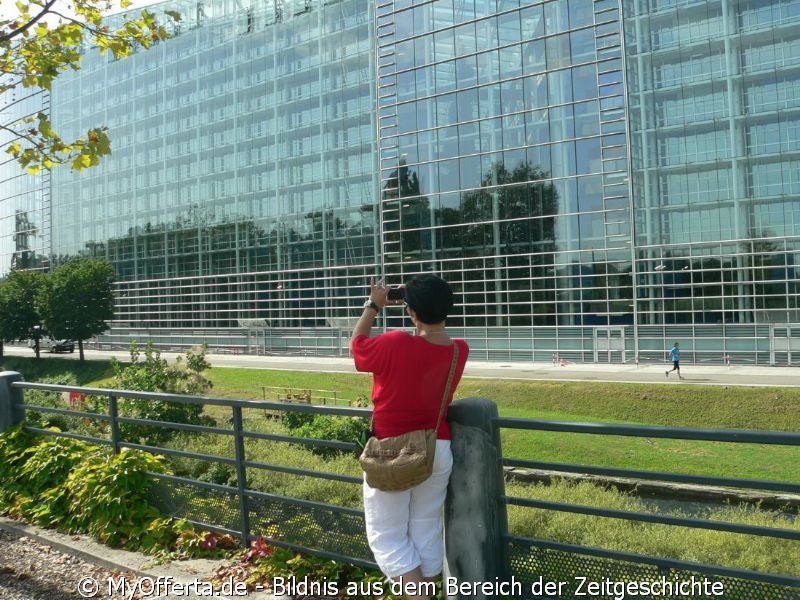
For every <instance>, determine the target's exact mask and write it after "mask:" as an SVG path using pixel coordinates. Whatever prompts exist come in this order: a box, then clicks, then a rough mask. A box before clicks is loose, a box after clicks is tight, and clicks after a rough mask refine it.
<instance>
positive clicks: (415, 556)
mask: <svg viewBox="0 0 800 600" xmlns="http://www.w3.org/2000/svg"><path fill="white" fill-rule="evenodd" d="M370 287H371V291H370V295H369V298H368V300H367V302H366V303H365V304H364V312H363V313H362V315H361V318H360V319H359V321H358V323H357V324H356V328H355V330H354V331H353V339H352V340H351V348H352V351H353V356H354V358H355V365H356V369H358V370H359V371H368V372H371V373H372V374H373V385H372V402H373V404H374V413H373V429H374V434H375V435H376V436H377V437H378V438H386V437H393V436H397V435H402V434H404V433H407V432H409V431H414V430H416V429H432V428H434V427H435V426H436V420H437V417H438V415H439V409H440V407H441V403H442V396H443V394H444V390H445V385H446V383H447V375H448V372H449V370H450V365H451V363H452V360H453V351H454V347H453V346H454V344H458V345H459V360H458V365H457V368H456V372H455V376H454V378H453V384H452V387H451V392H450V397H449V398H448V399H447V403H448V404H449V403H450V402H451V401H452V399H453V397H452V396H453V391H454V390H455V389H456V386H457V385H458V382H459V380H460V379H461V375H462V373H463V372H464V365H465V363H466V361H467V356H468V354H469V346H467V343H466V342H465V341H464V340H452V339H451V338H450V336H449V335H448V334H447V330H446V328H445V319H446V318H447V315H448V313H449V311H450V310H451V309H452V307H453V291H452V290H451V289H450V286H449V285H448V283H447V282H446V281H444V280H443V279H441V278H440V277H436V276H435V275H420V276H418V277H415V278H413V279H411V280H410V281H409V282H408V283H407V284H406V285H405V286H404V292H405V304H406V310H407V311H408V314H409V316H410V317H411V320H412V322H413V323H414V326H415V329H416V331H415V335H411V334H409V333H406V332H404V331H391V332H388V333H384V334H381V335H378V336H376V337H370V334H371V333H372V326H373V324H374V322H375V318H376V316H377V315H378V313H379V312H380V311H381V309H382V308H383V307H385V306H386V305H387V304H392V301H391V300H388V299H387V293H388V290H387V288H386V287H385V286H384V285H383V281H382V280H381V281H379V282H378V283H377V284H376V283H374V281H370ZM452 466H453V455H452V453H451V452H450V426H449V424H448V423H447V420H446V419H443V420H442V423H441V425H440V427H439V435H438V440H437V442H436V455H435V460H434V464H433V474H432V475H431V476H430V477H429V478H428V479H427V480H426V481H424V482H422V483H421V484H419V485H417V486H415V487H413V488H411V489H409V490H405V491H402V492H384V491H381V490H377V489H374V488H372V487H370V486H369V485H368V484H367V482H366V480H365V481H364V515H365V520H366V525H367V539H368V541H369V545H370V548H371V549H372V552H373V554H374V555H375V561H376V562H377V563H378V566H379V567H380V568H381V571H383V573H384V574H385V575H386V576H387V577H389V578H391V579H393V580H399V579H402V582H403V585H404V586H408V585H409V584H414V583H419V582H423V581H434V580H435V579H436V578H437V577H438V575H439V574H440V573H441V572H442V564H443V560H444V542H443V534H442V528H443V517H442V507H443V505H444V499H445V495H446V493H447V482H448V480H449V478H450V470H451V469H452ZM404 589H410V588H407V587H404ZM406 596H407V597H409V598H417V597H419V598H423V597H427V596H426V595H424V594H411V593H407V594H406Z"/></svg>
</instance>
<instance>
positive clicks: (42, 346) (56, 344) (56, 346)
mask: <svg viewBox="0 0 800 600" xmlns="http://www.w3.org/2000/svg"><path fill="white" fill-rule="evenodd" d="M28 347H30V348H33V349H34V350H35V349H36V340H28ZM39 350H40V351H42V350H46V351H48V352H75V342H74V341H72V340H56V339H54V338H51V337H48V336H45V337H43V338H40V339H39Z"/></svg>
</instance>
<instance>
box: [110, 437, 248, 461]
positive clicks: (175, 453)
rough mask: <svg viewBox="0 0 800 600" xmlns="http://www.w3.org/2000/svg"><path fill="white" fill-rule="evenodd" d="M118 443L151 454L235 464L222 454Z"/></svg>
mask: <svg viewBox="0 0 800 600" xmlns="http://www.w3.org/2000/svg"><path fill="white" fill-rule="evenodd" d="M119 445H120V446H121V447H124V448H132V449H134V450H142V451H143V452H150V453H151V454H166V455H168V456H180V457H182V458H194V459H197V460H207V461H209V462H218V463H223V464H226V465H235V464H236V459H235V458H226V457H224V456H215V455H213V454H198V453H197V452H187V451H186V450H174V449H172V448H160V447H158V446H148V445H146V444H134V443H132V442H120V443H119Z"/></svg>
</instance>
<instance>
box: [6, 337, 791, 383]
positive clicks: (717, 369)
mask: <svg viewBox="0 0 800 600" xmlns="http://www.w3.org/2000/svg"><path fill="white" fill-rule="evenodd" d="M5 353H6V354H8V355H18V356H32V355H33V350H31V349H30V348H27V347H23V346H9V345H6V346H5ZM84 354H85V357H86V360H108V359H109V358H111V357H112V356H114V357H116V358H117V359H119V360H121V361H123V362H124V361H127V360H129V359H130V353H129V352H126V351H121V350H96V349H88V348H87V349H85V350H84ZM42 356H45V357H58V358H62V359H64V360H77V359H78V350H77V348H76V349H75V352H74V353H73V354H50V353H46V352H45V353H42ZM161 356H162V357H163V358H166V359H168V360H174V358H175V357H176V356H178V354H177V353H172V352H162V353H161ZM206 358H207V359H208V361H209V362H210V363H211V365H212V366H215V367H238V368H245V369H273V370H280V371H316V372H318V373H355V372H356V370H355V367H354V366H353V361H352V359H351V358H349V357H347V356H342V357H325V356H311V355H310V356H299V355H288V356H277V355H267V356H256V355H248V354H208V355H207V356H206ZM671 368H672V363H671V362H666V361H665V362H664V363H661V364H652V363H650V364H646V365H635V364H623V365H620V364H591V363H566V364H564V365H563V366H562V365H561V364H552V363H525V362H487V361H477V360H469V361H467V367H466V370H465V373H464V374H465V376H466V377H476V378H488V379H508V380H512V379H513V380H531V381H598V382H616V383H649V384H652V383H664V384H668V385H723V386H756V387H759V386H761V387H776V386H777V387H800V367H761V366H752V365H736V364H733V365H731V366H725V365H707V364H697V365H694V364H691V363H684V364H682V365H681V374H682V375H683V379H682V380H679V379H678V378H677V377H676V374H675V373H671V374H670V375H669V377H666V376H665V375H664V372H665V370H667V369H671Z"/></svg>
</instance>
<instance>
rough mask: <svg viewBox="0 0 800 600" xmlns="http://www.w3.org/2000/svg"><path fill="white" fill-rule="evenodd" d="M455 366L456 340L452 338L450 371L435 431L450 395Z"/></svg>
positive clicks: (456, 362)
mask: <svg viewBox="0 0 800 600" xmlns="http://www.w3.org/2000/svg"><path fill="white" fill-rule="evenodd" d="M457 366H458V342H457V341H456V340H453V362H451V363H450V372H449V373H448V374H447V384H446V385H445V386H444V395H443V396H442V405H441V406H440V407H439V417H438V418H437V419H436V431H439V426H440V425H441V424H442V417H443V416H444V407H445V406H447V399H448V398H449V397H450V388H451V387H452V385H453V377H455V374H456V367H457Z"/></svg>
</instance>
